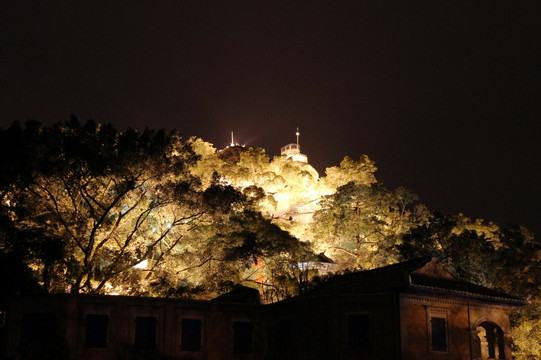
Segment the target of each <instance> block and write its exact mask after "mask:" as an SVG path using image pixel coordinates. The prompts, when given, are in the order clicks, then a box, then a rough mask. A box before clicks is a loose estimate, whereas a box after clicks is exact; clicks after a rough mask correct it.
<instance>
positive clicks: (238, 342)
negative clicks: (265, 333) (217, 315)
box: [233, 321, 253, 354]
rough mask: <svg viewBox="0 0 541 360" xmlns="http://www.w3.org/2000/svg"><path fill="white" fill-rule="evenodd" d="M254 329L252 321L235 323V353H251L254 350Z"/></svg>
mask: <svg viewBox="0 0 541 360" xmlns="http://www.w3.org/2000/svg"><path fill="white" fill-rule="evenodd" d="M252 331H253V325H252V323H251V322H238V321H236V322H234V323H233V352H234V353H235V354H250V353H251V352H252Z"/></svg>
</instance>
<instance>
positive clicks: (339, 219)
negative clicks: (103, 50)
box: [0, 116, 541, 359]
mask: <svg viewBox="0 0 541 360" xmlns="http://www.w3.org/2000/svg"><path fill="white" fill-rule="evenodd" d="M0 146H1V147H2V148H1V150H2V151H0V264H1V265H0V266H1V268H2V272H1V274H3V275H2V276H1V277H0V286H1V287H2V289H4V290H5V291H6V292H7V294H15V293H35V292H73V293H79V292H84V293H103V294H126V295H151V296H199V297H206V298H208V297H211V296H215V295H217V294H220V293H222V292H224V291H227V290H228V289H230V288H231V287H232V286H233V285H234V284H235V283H243V284H245V285H248V286H252V287H255V288H258V289H259V290H260V292H261V293H262V294H263V295H264V296H265V300H266V301H276V300H280V299H283V298H285V297H288V296H292V295H295V294H297V293H299V292H302V291H303V288H304V282H306V280H307V277H306V275H307V274H306V273H303V271H304V270H303V269H302V266H299V264H303V263H306V262H307V261H311V262H312V263H314V264H317V260H315V259H316V255H315V254H320V253H322V254H325V255H326V256H329V257H330V258H332V259H333V260H334V261H335V262H336V263H337V264H338V269H341V270H345V269H371V268H375V267H379V266H384V265H387V264H391V263H395V262H398V261H401V260H404V259H409V258H413V257H418V256H427V255H429V256H435V257H438V258H440V259H442V260H443V262H444V263H445V264H446V265H447V268H448V269H449V270H450V271H451V272H453V273H454V274H455V275H456V276H458V277H461V278H464V279H467V280H469V281H472V282H475V283H478V284H481V285H485V286H489V287H495V288H498V289H501V290H504V291H507V292H511V293H516V294H520V295H526V294H531V295H533V296H534V297H533V300H532V305H531V306H529V307H527V308H526V309H523V310H521V311H518V312H516V313H515V314H514V317H513V319H514V324H515V325H514V326H515V332H516V333H517V336H516V340H515V355H516V356H517V358H520V359H528V358H531V356H536V354H537V355H539V353H541V342H539V341H537V342H535V341H533V340H531V339H539V338H541V326H540V325H539V324H540V322H541V320H540V319H541V305H540V304H541V302H540V301H539V296H540V295H541V294H540V293H539V292H540V290H539V289H540V288H541V286H540V285H541V270H540V269H541V266H540V265H541V263H540V262H541V245H540V243H539V242H538V241H536V240H535V239H534V238H533V236H532V235H531V234H530V233H529V232H528V230H527V229H524V228H523V227H521V226H519V225H506V226H499V225H497V224H494V223H492V222H486V221H484V220H482V219H470V218H468V217H466V216H464V215H463V214H441V213H439V212H437V211H433V210H430V209H428V208H427V207H426V206H425V205H424V204H423V203H422V202H421V201H420V200H419V199H418V197H417V196H416V195H415V194H414V193H412V192H411V191H409V190H406V189H403V188H397V189H389V188H387V187H386V186H384V184H382V183H381V182H379V181H378V180H377V178H376V176H375V172H376V166H375V164H374V162H373V161H372V160H371V159H370V158H369V157H368V156H366V155H362V156H360V158H359V160H354V159H352V158H350V157H345V158H344V160H343V161H342V162H341V163H340V165H339V166H334V167H331V168H328V169H327V170H326V175H325V176H323V177H319V175H318V174H317V172H316V171H315V170H314V169H313V168H311V167H310V166H309V165H308V164H306V163H302V162H295V161H293V160H292V159H289V158H287V157H286V156H276V157H274V158H272V159H271V158H270V156H268V155H267V153H266V152H265V150H264V149H261V148H249V149H246V148H242V147H235V148H234V149H229V153H227V152H219V151H217V150H216V149H215V148H214V147H213V145H212V144H210V143H208V142H205V141H204V140H202V139H199V138H195V137H192V138H189V139H183V138H182V137H181V136H180V134H179V133H178V132H176V131H172V132H169V133H167V132H165V131H164V130H152V129H144V130H142V131H137V130H134V129H127V130H126V131H120V130H118V129H115V128H114V127H113V126H112V125H110V124H99V123H96V122H94V121H87V122H86V123H84V124H82V123H80V122H79V121H78V120H77V119H76V118H75V117H74V116H73V117H72V118H71V119H70V120H69V121H66V122H59V123H57V124H55V125H53V126H43V125H42V124H40V123H39V122H37V121H28V122H26V123H25V124H24V126H21V125H19V124H18V123H13V124H12V125H11V126H9V127H8V128H6V129H0ZM233 150H234V151H233ZM316 266H317V265H316ZM316 272H317V271H316Z"/></svg>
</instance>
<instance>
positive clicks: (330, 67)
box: [0, 0, 541, 238]
mask: <svg viewBox="0 0 541 360" xmlns="http://www.w3.org/2000/svg"><path fill="white" fill-rule="evenodd" d="M536 3H537V1H531V2H528V1H482V2H478V1H473V2H472V1H462V2H460V1H458V2H457V1H413V2H411V1H403V2H398V1H394V2H387V1H360V0H359V1H351V2H342V1H302V2H293V1H271V0H265V1H263V0H261V1H257V0H252V1H246V2H239V1H221V2H209V1H199V0H191V1H180V0H175V1H173V0H170V1H135V0H129V1H127V0H121V1H84V2H83V1H42V0H40V1H22V0H16V1H12V0H3V1H2V2H0V125H1V126H7V125H9V124H10V123H11V122H13V121H20V122H24V121H25V120H27V119H28V118H33V119H36V120H38V121H41V122H42V123H44V124H52V123H55V122H57V121H64V120H68V119H69V115H70V114H71V113H73V114H75V115H76V116H77V117H78V118H79V119H80V120H81V121H86V120H87V119H94V120H96V121H98V122H104V123H108V122H111V123H113V124H114V125H116V126H117V127H118V128H120V129H122V130H123V129H126V128H127V127H133V128H137V129H143V128H144V127H145V126H148V127H150V128H154V129H159V128H166V129H173V128H176V129H178V130H179V131H180V132H181V133H182V134H183V135H184V136H185V137H189V136H193V135H195V136H198V137H201V138H203V139H204V140H207V141H209V142H211V143H213V144H214V145H215V146H216V147H217V148H222V147H224V146H226V145H227V144H228V143H229V141H230V132H231V131H234V132H235V137H236V140H237V141H238V142H240V143H244V144H246V146H254V147H263V148H265V149H266V150H267V152H268V153H269V154H270V155H277V154H278V153H279V150H280V147H281V146H283V145H285V144H287V143H291V142H295V129H296V127H297V126H299V127H300V131H301V137H300V143H301V146H302V150H303V153H305V154H307V155H308V159H309V162H310V163H311V164H312V165H313V166H314V167H315V168H316V169H317V170H318V171H319V172H320V174H324V170H325V168H326V167H329V166H334V165H338V164H339V163H340V161H341V160H342V159H343V157H344V156H346V155H349V156H351V157H354V158H357V159H358V158H359V156H360V155H361V154H367V155H368V156H369V157H370V158H372V159H373V160H375V161H376V165H377V166H378V168H379V170H378V172H377V173H376V175H377V177H378V179H379V180H380V181H382V182H383V183H384V184H386V185H387V186H389V187H390V188H395V187H397V186H404V187H406V188H408V189H410V190H412V191H413V192H415V193H417V194H418V195H419V196H420V198H421V201H423V202H424V203H426V204H427V205H428V206H429V207H431V208H432V209H440V210H442V211H443V212H445V213H458V212H462V213H464V214H465V215H467V216H469V217H474V218H484V219H487V220H493V221H495V222H497V223H500V224H502V225H503V224H506V223H518V224H522V225H524V226H526V227H527V228H529V229H530V230H533V231H534V232H535V233H536V235H537V238H539V234H541V225H540V221H539V218H540V217H541V211H540V205H541V191H540V184H541V151H540V149H539V145H538V139H539V135H540V133H541V131H540V126H539V121H540V119H541V101H540V99H541V85H540V84H541V20H539V19H541V11H540V9H539V8H537V7H536Z"/></svg>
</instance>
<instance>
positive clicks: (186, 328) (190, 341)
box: [180, 319, 201, 351]
mask: <svg viewBox="0 0 541 360" xmlns="http://www.w3.org/2000/svg"><path fill="white" fill-rule="evenodd" d="M180 349H181V350H183V351H201V320H199V319H182V335H181V339H180Z"/></svg>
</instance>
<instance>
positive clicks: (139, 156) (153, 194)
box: [6, 118, 206, 292]
mask: <svg viewBox="0 0 541 360" xmlns="http://www.w3.org/2000/svg"><path fill="white" fill-rule="evenodd" d="M40 135H41V139H40V140H41V143H42V144H41V145H42V147H43V152H42V155H41V156H42V159H41V168H39V169H38V170H39V171H38V172H36V173H35V174H34V175H33V178H32V181H31V182H30V183H29V184H28V185H27V186H26V187H24V188H19V189H17V191H11V192H10V193H9V195H6V196H8V201H9V202H10V204H12V206H11V210H12V211H11V215H12V216H14V217H16V221H15V223H16V224H17V226H18V227H19V228H24V227H28V228H32V229H37V230H39V231H41V232H42V233H43V234H44V235H45V237H47V238H52V239H56V238H60V239H62V241H63V243H62V246H63V248H62V251H63V253H64V254H65V256H64V258H63V259H62V261H61V262H59V263H57V264H56V266H55V269H54V271H48V270H47V268H46V267H44V266H42V264H40V263H39V262H37V263H36V262H34V263H31V264H30V265H31V266H33V267H34V268H38V269H39V270H40V272H41V273H42V276H43V277H46V275H47V274H52V273H54V276H52V277H51V279H50V280H49V281H44V283H45V285H46V286H47V287H48V288H49V290H52V291H66V290H69V291H72V292H79V291H84V292H94V291H97V292H102V291H105V287H106V285H107V286H111V284H112V283H114V281H113V279H115V278H116V277H118V276H119V275H120V274H125V273H129V272H133V271H135V270H134V269H135V268H134V266H136V265H137V264H139V263H141V262H142V261H144V260H149V259H154V256H155V253H156V252H157V251H158V249H160V251H161V252H162V253H163V252H165V253H167V252H171V251H173V249H174V247H175V245H176V244H178V243H179V242H180V241H183V239H184V237H185V234H186V232H187V231H188V229H189V225H194V224H196V223H197V222H198V221H199V220H200V219H201V217H202V216H203V215H204V214H205V212H206V209H205V207H204V206H202V202H201V196H202V194H200V193H198V192H197V191H195V190H193V187H192V186H191V183H192V182H196V179H194V178H193V177H191V176H190V175H189V174H188V173H187V170H186V168H187V166H186V165H187V164H189V163H191V162H193V161H194V154H193V153H192V152H191V151H190V149H189V148H188V147H186V146H184V145H182V144H180V143H179V139H178V137H177V136H176V134H171V135H165V134H164V133H163V132H161V131H158V132H155V131H151V130H145V131H143V132H142V133H139V132H136V131H134V130H128V131H126V132H125V133H119V132H117V131H116V130H115V129H114V128H112V126H110V125H104V126H102V125H98V124H95V123H93V122H91V121H90V122H87V123H86V124H85V125H84V126H81V125H80V124H79V123H78V121H77V120H76V119H75V118H72V120H71V121H70V122H68V123H59V124H57V125H55V126H54V127H52V128H42V129H40ZM20 209H25V211H26V213H25V214H24V216H20V215H19V216H18V217H17V214H20V213H21V210H20ZM154 260H155V259H154ZM152 266H154V264H153V265H152ZM47 276H49V275H47ZM44 280H45V278H44Z"/></svg>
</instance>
